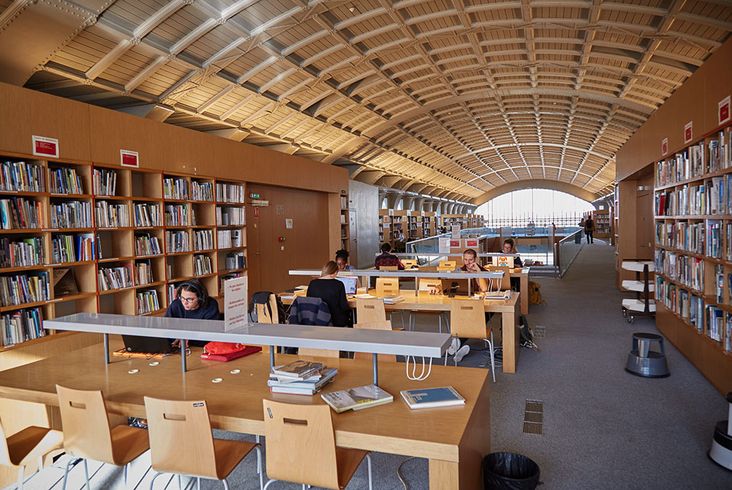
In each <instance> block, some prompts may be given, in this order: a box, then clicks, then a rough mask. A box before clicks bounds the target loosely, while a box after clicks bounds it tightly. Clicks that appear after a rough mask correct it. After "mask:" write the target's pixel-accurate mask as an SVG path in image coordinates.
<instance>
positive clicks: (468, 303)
mask: <svg viewBox="0 0 732 490" xmlns="http://www.w3.org/2000/svg"><path fill="white" fill-rule="evenodd" d="M450 333H451V335H452V336H453V337H467V338H471V339H484V338H486V324H485V309H484V305H483V300H482V299H458V298H454V299H453V300H452V302H451V303H450Z"/></svg>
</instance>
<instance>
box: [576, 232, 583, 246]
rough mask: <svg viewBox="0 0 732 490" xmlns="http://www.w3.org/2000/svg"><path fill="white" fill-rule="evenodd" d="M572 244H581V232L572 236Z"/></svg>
mask: <svg viewBox="0 0 732 490" xmlns="http://www.w3.org/2000/svg"><path fill="white" fill-rule="evenodd" d="M574 243H576V244H577V245H579V244H580V243H582V232H579V233H577V234H576V235H575V236H574Z"/></svg>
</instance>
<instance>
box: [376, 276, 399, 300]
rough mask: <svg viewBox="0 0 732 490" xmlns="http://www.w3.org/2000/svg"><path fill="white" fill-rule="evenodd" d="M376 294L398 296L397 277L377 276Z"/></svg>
mask: <svg viewBox="0 0 732 490" xmlns="http://www.w3.org/2000/svg"><path fill="white" fill-rule="evenodd" d="M376 294H378V295H379V296H399V278H398V277H377V278H376Z"/></svg>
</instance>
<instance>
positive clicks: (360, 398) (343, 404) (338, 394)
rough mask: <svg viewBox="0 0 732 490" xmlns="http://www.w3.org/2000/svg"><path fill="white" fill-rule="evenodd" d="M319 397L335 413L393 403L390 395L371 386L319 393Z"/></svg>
mask: <svg viewBox="0 0 732 490" xmlns="http://www.w3.org/2000/svg"><path fill="white" fill-rule="evenodd" d="M320 396H321V398H323V400H324V401H325V403H327V404H328V405H330V408H332V409H333V410H335V412H336V413H341V412H345V411H346V410H362V409H364V408H370V407H375V406H377V405H383V404H385V403H390V402H392V401H394V397H393V396H392V395H390V394H389V393H387V392H386V391H384V390H382V389H381V388H379V387H378V386H376V385H373V384H372V385H366V386H358V387H356V388H349V389H347V390H340V391H332V392H330V393H321V394H320Z"/></svg>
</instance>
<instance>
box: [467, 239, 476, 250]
mask: <svg viewBox="0 0 732 490" xmlns="http://www.w3.org/2000/svg"><path fill="white" fill-rule="evenodd" d="M465 246H466V247H467V248H475V247H477V246H478V240H476V239H474V238H471V239H470V240H465Z"/></svg>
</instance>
